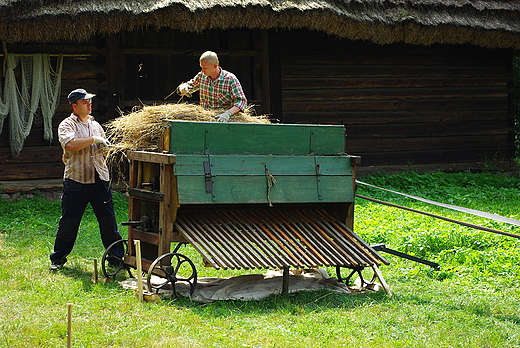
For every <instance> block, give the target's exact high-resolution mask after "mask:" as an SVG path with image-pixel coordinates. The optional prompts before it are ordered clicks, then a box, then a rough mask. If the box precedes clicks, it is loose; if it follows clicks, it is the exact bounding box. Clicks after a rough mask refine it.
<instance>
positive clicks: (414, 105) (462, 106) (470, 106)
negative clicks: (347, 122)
mask: <svg viewBox="0 0 520 348" xmlns="http://www.w3.org/2000/svg"><path fill="white" fill-rule="evenodd" d="M508 109H509V104H508V103H505V102H504V100H503V99H490V100H488V99H476V100H472V99H444V100H398V99H396V100H386V101H371V100H362V101H331V102H285V103H284V104H283V111H284V112H286V111H304V112H315V111H321V112H323V111H363V112H364V111H389V112H396V111H409V110H414V111H415V110H418V111H421V110H422V111H440V110H447V111H455V110H461V111H469V110H475V111H478V110H497V111H503V110H508Z"/></svg>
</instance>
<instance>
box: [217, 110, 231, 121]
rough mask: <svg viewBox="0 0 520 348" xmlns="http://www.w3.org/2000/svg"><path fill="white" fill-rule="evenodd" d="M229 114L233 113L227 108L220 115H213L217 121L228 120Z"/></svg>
mask: <svg viewBox="0 0 520 348" xmlns="http://www.w3.org/2000/svg"><path fill="white" fill-rule="evenodd" d="M231 115H233V113H232V112H231V110H228V111H226V112H224V113H222V114H220V115H217V116H215V119H216V120H217V121H219V122H228V121H229V118H230V117H231Z"/></svg>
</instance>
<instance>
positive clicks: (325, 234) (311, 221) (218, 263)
mask: <svg viewBox="0 0 520 348" xmlns="http://www.w3.org/2000/svg"><path fill="white" fill-rule="evenodd" d="M175 229H176V230H178V231H179V232H180V233H181V234H183V235H184V236H185V238H186V239H187V240H189V241H190V243H191V244H192V245H193V246H194V248H195V249H196V250H197V251H199V253H201V255H203V257H204V258H206V259H207V260H208V261H210V263H211V264H212V265H213V266H214V267H217V268H243V269H250V268H268V267H277V268H282V267H291V266H292V267H298V268H303V267H311V268H312V267H320V266H341V267H351V268H352V267H360V266H361V267H367V266H372V265H379V264H381V263H387V261H386V260H385V259H384V258H382V257H381V256H379V254H377V253H376V252H375V251H374V250H373V249H372V248H370V247H369V246H368V245H367V244H366V243H364V242H362V241H361V240H360V239H359V237H357V236H354V235H353V234H352V232H351V231H349V230H348V228H347V227H346V226H344V225H342V224H341V223H338V222H336V221H335V219H334V218H333V217H332V216H330V215H328V214H321V215H320V214H318V213H317V212H315V211H312V210H309V211H307V210H305V211H299V210H279V211H275V210H247V211H246V210H244V211H242V210H230V211H226V210H220V209H219V210H206V211H204V212H201V211H182V212H179V213H178V216H177V220H176V223H175Z"/></svg>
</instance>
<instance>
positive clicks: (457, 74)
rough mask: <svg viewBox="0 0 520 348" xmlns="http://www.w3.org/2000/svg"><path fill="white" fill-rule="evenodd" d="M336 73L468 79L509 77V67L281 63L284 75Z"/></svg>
mask: <svg viewBox="0 0 520 348" xmlns="http://www.w3.org/2000/svg"><path fill="white" fill-rule="evenodd" d="M332 71H333V72H334V74H333V75H334V76H335V77H360V78H368V77H370V78H383V77H402V78H408V77H417V76H421V77H423V78H426V77H428V78H434V77H440V78H446V77H450V78H468V77H475V76H478V77H480V78H482V77H496V76H507V68H506V67H505V66H503V67H497V66H490V67H487V66H472V67H466V66H420V65H419V66H394V65H392V66H391V65H386V66H385V65H347V64H343V65H332V64H330V65H329V64H320V65H304V64H299V65H296V64H282V75H283V76H284V77H326V76H331V72H332Z"/></svg>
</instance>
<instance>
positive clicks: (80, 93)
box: [67, 88, 96, 105]
mask: <svg viewBox="0 0 520 348" xmlns="http://www.w3.org/2000/svg"><path fill="white" fill-rule="evenodd" d="M95 96H96V95H95V94H92V93H88V92H87V91H85V90H84V89H83V88H78V89H75V90H73V91H72V92H70V93H69V95H68V96H67V99H68V100H69V105H71V104H72V103H74V102H75V101H76V100H78V99H92V97H95Z"/></svg>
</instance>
